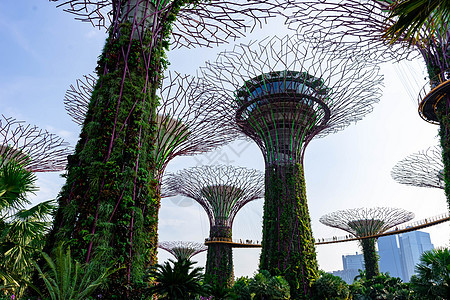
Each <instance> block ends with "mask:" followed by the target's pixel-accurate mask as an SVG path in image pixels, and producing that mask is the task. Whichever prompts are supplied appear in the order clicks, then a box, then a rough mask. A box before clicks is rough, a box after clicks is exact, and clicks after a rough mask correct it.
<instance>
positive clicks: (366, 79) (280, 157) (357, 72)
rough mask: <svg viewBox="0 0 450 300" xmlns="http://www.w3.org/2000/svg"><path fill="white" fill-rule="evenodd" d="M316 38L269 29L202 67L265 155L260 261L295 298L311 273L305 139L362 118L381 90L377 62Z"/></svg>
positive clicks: (305, 290) (304, 293)
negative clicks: (270, 33)
mask: <svg viewBox="0 0 450 300" xmlns="http://www.w3.org/2000/svg"><path fill="white" fill-rule="evenodd" d="M319 45H320V41H316V40H313V41H311V40H310V41H308V42H304V41H302V40H300V39H297V38H291V37H289V36H286V37H283V38H278V37H275V38H272V39H266V40H264V41H262V42H260V43H257V44H256V43H255V44H251V45H239V46H235V48H234V50H233V51H226V52H223V53H221V54H220V55H219V56H218V58H217V59H216V61H215V62H210V63H208V64H207V65H206V67H204V68H203V74H204V77H205V78H206V79H208V80H210V81H212V82H215V83H216V84H219V85H220V86H221V87H222V89H223V93H222V94H223V100H222V101H221V102H223V103H226V105H228V106H229V107H230V110H229V111H230V114H229V115H228V116H224V117H226V118H227V119H229V120H230V122H231V123H234V124H235V126H236V129H237V130H239V131H240V132H242V133H243V134H245V135H247V136H248V137H250V138H252V139H253V140H254V141H255V142H256V144H257V145H258V146H259V147H260V149H261V151H262V153H263V156H264V160H265V168H266V172H265V173H266V175H265V176H266V184H265V186H266V194H265V203H264V221H263V226H264V227H263V241H262V254H261V260H260V269H262V270H268V271H269V272H271V273H272V275H283V276H285V277H286V279H287V280H288V282H289V283H290V286H291V295H292V297H293V298H296V297H297V298H302V299H303V298H308V297H310V289H309V287H310V284H311V282H312V281H313V280H314V279H315V278H316V277H317V276H318V274H317V272H318V269H317V261H316V253H315V248H314V239H313V236H312V232H311V225H310V217H309V212H308V206H307V202H306V190H305V179H304V174H303V157H304V152H305V149H306V146H307V145H308V144H309V142H310V141H311V140H312V139H313V138H315V137H323V136H326V135H327V134H330V133H333V132H336V131H339V130H342V129H344V128H345V127H346V126H348V125H349V124H350V123H351V122H356V121H358V120H360V119H361V118H363V116H364V115H365V114H367V113H369V112H370V111H371V106H372V104H374V103H375V102H377V101H378V97H379V95H380V94H379V83H380V76H379V75H378V69H377V68H376V67H373V66H372V67H368V66H367V65H366V64H365V62H364V61H363V60H362V59H359V58H361V57H358V53H357V52H352V51H349V50H346V49H343V48H339V47H334V48H333V47H331V48H327V49H322V50H320V49H318V48H320V47H319ZM349 57H352V60H348V59H347V58H349Z"/></svg>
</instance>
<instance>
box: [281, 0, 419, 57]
mask: <svg viewBox="0 0 450 300" xmlns="http://www.w3.org/2000/svg"><path fill="white" fill-rule="evenodd" d="M296 2H297V3H296V5H297V7H298V9H297V10H295V11H292V12H293V13H292V14H290V15H288V16H287V18H288V21H287V23H288V26H289V28H290V29H294V30H297V31H301V32H302V33H303V34H305V35H317V34H326V35H327V41H326V42H325V43H323V44H322V45H321V46H322V47H328V46H329V44H334V43H339V44H342V43H343V44H346V45H349V46H350V45H354V44H355V43H356V44H358V45H359V46H360V47H362V48H363V49H364V50H365V51H366V53H368V54H370V55H371V59H372V60H378V61H389V60H396V61H398V60H400V59H402V58H407V57H413V56H415V55H417V53H416V54H414V53H412V52H414V50H413V49H411V48H407V47H403V45H402V44H401V43H394V44H391V43H389V42H388V41H386V40H385V39H384V38H383V34H384V32H385V29H386V28H387V27H388V26H389V24H392V23H393V22H392V21H391V20H388V13H389V9H390V5H391V4H392V1H389V0H388V1H382V0H381V1H378V0H305V1H303V0H299V1H296ZM400 41H401V40H400Z"/></svg>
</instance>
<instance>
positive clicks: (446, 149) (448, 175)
mask: <svg viewBox="0 0 450 300" xmlns="http://www.w3.org/2000/svg"><path fill="white" fill-rule="evenodd" d="M449 102H450V97H449V96H444V97H443V99H442V100H441V101H440V102H439V103H438V105H439V107H438V113H437V116H438V118H439V126H440V127H439V136H440V138H441V147H442V162H443V163H444V182H445V195H446V197H447V208H448V210H449V211H450V115H449V114H448V112H449V105H450V103H449Z"/></svg>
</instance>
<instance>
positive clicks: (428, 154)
mask: <svg viewBox="0 0 450 300" xmlns="http://www.w3.org/2000/svg"><path fill="white" fill-rule="evenodd" d="M443 170H444V164H443V163H442V148H441V147H440V146H435V147H432V148H428V149H427V150H425V151H420V152H417V153H414V154H411V155H409V156H408V157H406V158H404V159H402V160H401V161H399V162H398V163H397V164H396V165H395V166H394V167H393V168H392V171H391V176H392V178H393V179H394V180H395V181H397V182H398V183H402V184H408V185H412V186H418V187H430V188H438V189H444V188H445V182H444V175H443Z"/></svg>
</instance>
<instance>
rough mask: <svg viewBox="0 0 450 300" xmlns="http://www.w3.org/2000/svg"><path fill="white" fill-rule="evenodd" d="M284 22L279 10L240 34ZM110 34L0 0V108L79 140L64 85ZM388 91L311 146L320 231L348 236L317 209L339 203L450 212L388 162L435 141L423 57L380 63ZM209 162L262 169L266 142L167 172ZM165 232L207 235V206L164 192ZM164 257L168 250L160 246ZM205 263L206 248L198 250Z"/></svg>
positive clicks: (255, 234) (246, 253)
mask: <svg viewBox="0 0 450 300" xmlns="http://www.w3.org/2000/svg"><path fill="white" fill-rule="evenodd" d="M286 33H288V30H287V29H286V28H285V27H284V25H283V24H282V23H281V22H280V21H279V20H274V21H273V22H270V23H269V24H267V25H265V26H264V27H263V28H262V29H257V30H255V32H253V33H251V34H249V35H248V36H247V37H246V38H245V39H241V40H238V41H237V42H248V41H249V40H257V39H259V38H264V37H266V36H271V35H274V34H276V35H280V36H283V35H285V34H286ZM105 38H106V35H105V33H104V31H102V30H98V29H96V28H93V27H92V26H91V25H90V24H87V23H82V22H80V21H77V20H74V18H73V16H72V15H70V14H68V13H65V12H63V11H62V10H61V9H58V8H56V7H55V4H54V3H51V2H47V1H36V0H22V1H14V0H4V1H0V114H3V115H4V116H5V117H13V118H16V119H17V120H23V121H26V122H27V123H30V124H33V125H37V126H39V127H40V128H43V129H47V130H48V131H50V132H52V133H55V134H57V135H59V136H61V137H62V138H64V139H65V140H66V141H67V142H69V143H70V144H71V145H75V144H76V142H77V139H78V134H79V132H80V127H79V126H78V125H76V124H75V123H73V122H72V121H71V119H70V117H69V116H68V115H67V114H66V112H65V109H64V104H63V98H64V94H65V91H66V90H67V89H68V88H69V86H70V85H71V84H73V83H75V81H76V80H77V79H78V78H81V77H82V76H83V75H85V74H90V73H92V71H93V70H94V68H95V65H96V61H97V57H98V56H99V55H100V53H101V49H102V47H103V44H104V41H105ZM233 43H234V42H233V41H231V42H230V44H228V45H223V46H221V47H219V48H213V49H211V48H208V49H190V50H185V49H181V50H180V49H177V50H173V51H171V52H170V53H169V61H170V62H171V65H170V70H174V71H178V72H181V73H186V74H191V75H195V74H196V72H197V69H198V68H199V67H200V66H202V65H204V62H205V61H206V60H214V58H215V56H216V55H217V53H218V52H219V51H222V50H225V49H231V47H232V45H233ZM382 72H383V74H384V78H385V80H384V88H383V96H382V97H381V99H380V102H379V103H378V104H376V105H374V110H373V112H372V113H370V114H368V115H367V116H366V117H365V118H364V119H363V120H361V121H359V122H358V123H356V124H352V125H350V126H349V127H348V128H346V129H345V130H343V131H341V132H338V133H335V134H332V135H329V136H326V137H323V138H321V139H317V140H313V141H312V142H311V143H310V144H309V145H308V147H307V149H306V153H305V158H304V168H305V178H306V190H307V197H308V205H309V211H310V216H311V220H312V230H313V235H314V237H315V238H326V237H332V236H342V235H345V234H346V232H344V231H341V230H339V229H334V228H330V227H327V226H325V225H323V224H321V223H320V222H319V218H320V217H321V216H322V215H324V214H327V213H331V212H334V211H336V210H342V209H348V208H358V207H376V206H389V207H399V208H403V209H406V210H409V211H412V212H414V213H415V215H416V218H415V219H414V220H420V219H424V218H427V217H431V216H434V215H438V214H441V213H444V212H446V209H447V208H446V207H447V206H446V199H445V196H444V192H443V191H442V190H437V189H429V188H418V187H412V186H406V185H401V184H398V183H397V182H395V181H394V180H393V179H392V178H391V176H390V171H391V169H392V167H393V166H394V165H395V164H396V163H397V162H398V161H400V160H401V159H403V158H405V157H406V156H408V155H410V154H412V153H415V152H418V151H420V150H424V149H427V148H428V147H431V146H434V145H436V144H438V142H439V140H438V137H437V135H438V127H437V126H436V125H432V124H429V123H427V122H425V121H424V120H422V119H421V118H420V117H419V114H418V112H417V95H418V91H419V90H420V89H421V88H422V87H423V86H424V84H425V81H424V80H423V78H424V77H425V73H424V65H423V62H422V61H421V60H420V59H417V60H414V61H409V62H402V63H401V64H393V63H386V64H383V65H382ZM203 164H232V165H236V166H243V167H248V168H254V169H259V170H262V171H263V170H264V161H263V157H262V154H261V151H260V150H259V149H258V147H257V146H256V145H255V144H254V143H251V142H246V141H236V142H234V143H232V144H230V145H227V146H224V147H222V148H220V149H218V150H217V151H214V152H211V153H207V154H205V155H199V156H192V157H180V158H176V159H174V160H173V161H171V162H170V163H169V165H168V167H167V172H175V171H177V170H180V169H183V168H187V167H193V166H199V165H203ZM60 175H61V174H60V173H59V174H58V173H45V174H42V173H40V174H38V178H39V180H38V186H39V188H40V190H39V192H37V193H36V195H34V196H31V197H30V199H31V200H32V201H33V202H34V203H38V202H40V201H44V200H48V199H53V198H55V197H56V196H57V194H58V192H59V190H60V188H61V186H62V184H63V183H64V181H63V179H62V178H61V177H60ZM262 205H263V200H262V199H260V200H255V201H253V202H250V203H249V204H247V205H246V206H245V207H244V208H242V209H241V211H239V212H238V214H237V216H236V219H235V221H234V225H233V237H234V238H236V239H252V240H261V228H262ZM159 219H160V221H159V237H160V240H161V241H171V240H185V241H197V242H201V241H203V240H204V238H206V237H207V236H208V234H209V222H208V220H207V216H206V213H205V211H204V210H203V209H202V208H201V207H200V206H199V205H198V204H197V203H195V202H194V201H192V200H190V199H188V198H183V197H174V198H168V199H163V200H162V204H161V210H160V216H159ZM423 231H426V232H429V233H430V234H431V241H432V243H433V244H434V246H435V247H449V236H450V225H449V223H443V224H440V225H437V226H434V227H430V228H428V229H424V230H423ZM316 249H317V257H318V262H319V267H320V268H321V269H323V270H325V271H333V270H339V269H342V258H341V256H342V255H345V254H354V253H355V252H361V251H360V249H359V247H358V244H357V243H356V242H347V243H340V244H330V245H317V246H316ZM233 251H234V252H233V253H234V270H235V276H251V275H253V274H254V273H255V271H256V270H257V266H258V259H259V253H260V250H259V249H234V250H233ZM158 257H159V261H160V262H163V261H165V260H166V259H168V258H170V257H171V255H170V254H168V253H167V252H165V250H159V254H158ZM194 260H197V261H198V262H199V264H200V265H204V263H205V260H206V253H202V254H199V255H197V256H195V257H194Z"/></svg>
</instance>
